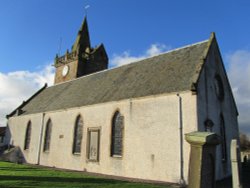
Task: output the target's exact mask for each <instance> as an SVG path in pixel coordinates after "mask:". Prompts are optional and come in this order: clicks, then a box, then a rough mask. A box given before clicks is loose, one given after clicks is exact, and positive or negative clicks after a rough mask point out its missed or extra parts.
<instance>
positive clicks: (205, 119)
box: [6, 18, 239, 183]
mask: <svg viewBox="0 0 250 188" xmlns="http://www.w3.org/2000/svg"><path fill="white" fill-rule="evenodd" d="M108 62H109V61H108V55H107V53H106V51H105V47H104V45H103V44H100V45H99V46H97V47H94V48H93V47H92V46H91V43H90V36H89V31H88V24H87V19H86V18H85V19H84V21H83V23H82V26H81V28H80V30H79V32H78V34H77V37H76V40H75V43H74V44H73V46H72V49H71V50H70V51H67V52H66V53H65V54H64V55H63V56H58V55H57V56H56V57H55V61H54V66H55V68H56V72H55V83H54V85H53V86H50V87H48V86H47V85H45V86H44V87H43V88H41V89H40V90H39V91H37V92H36V93H35V94H34V95H33V96H31V97H30V98H29V99H28V100H26V101H24V102H23V103H22V104H21V105H20V106H18V107H17V108H16V109H15V110H13V112H11V113H10V114H9V115H7V119H8V125H7V135H6V137H7V138H8V139H7V140H8V143H9V144H11V145H13V146H16V147H20V150H21V152H22V155H23V162H26V163H30V164H38V165H43V166H49V167H56V168H63V169H72V170H78V171H86V172H93V173H99V174H105V175H113V176H118V177H127V178H135V179H142V180H153V181H163V182H173V183H179V182H183V181H184V182H187V178H188V171H189V160H190V159H189V157H190V145H189V144H188V143H187V141H186V140H185V138H184V137H185V134H187V133H190V132H193V131H202V132H204V131H208V132H215V133H216V134H218V135H219V136H220V138H221V144H220V145H218V146H217V149H216V161H215V163H216V179H217V180H218V179H223V178H225V177H228V176H230V175H231V165H230V141H231V139H238V134H239V129H238V122H237V118H238V111H237V107H236V103H235V100H234V97H233V93H232V89H231V87H230V83H229V80H228V77H227V74H226V70H225V67H224V65H223V60H222V57H221V54H220V50H219V46H218V43H217V40H216V37H215V34H214V33H212V34H211V36H210V38H208V39H207V40H204V41H201V42H198V43H195V44H191V45H188V46H184V47H181V48H178V49H174V50H171V51H168V52H166V53H162V54H159V55H156V56H153V57H149V58H146V59H143V60H140V61H138V62H134V63H131V64H127V65H123V66H120V67H116V68H111V69H108Z"/></svg>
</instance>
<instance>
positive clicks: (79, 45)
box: [72, 16, 90, 51]
mask: <svg viewBox="0 0 250 188" xmlns="http://www.w3.org/2000/svg"><path fill="white" fill-rule="evenodd" d="M86 48H90V38H89V30H88V23H87V17H86V16H85V18H84V20H83V23H82V26H81V28H80V30H79V31H78V35H77V37H76V40H75V43H74V45H73V46H72V51H77V50H78V49H79V50H80V51H82V50H83V51H85V50H86Z"/></svg>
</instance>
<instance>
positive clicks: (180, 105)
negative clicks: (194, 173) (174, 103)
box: [177, 93, 186, 187]
mask: <svg viewBox="0 0 250 188" xmlns="http://www.w3.org/2000/svg"><path fill="white" fill-rule="evenodd" d="M177 97H178V98H179V102H178V103H179V113H178V114H179V133H180V182H179V183H180V185H181V187H185V185H186V183H185V179H184V175H183V174H184V171H183V170H184V160H183V119H182V98H181V96H180V94H179V93H177Z"/></svg>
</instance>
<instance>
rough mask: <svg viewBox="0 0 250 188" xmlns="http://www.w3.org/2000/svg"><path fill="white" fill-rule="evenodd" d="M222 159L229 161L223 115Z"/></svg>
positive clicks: (221, 124)
mask: <svg viewBox="0 0 250 188" xmlns="http://www.w3.org/2000/svg"><path fill="white" fill-rule="evenodd" d="M220 135H221V159H222V161H227V146H226V130H225V121H224V118H223V115H222V114H221V115H220Z"/></svg>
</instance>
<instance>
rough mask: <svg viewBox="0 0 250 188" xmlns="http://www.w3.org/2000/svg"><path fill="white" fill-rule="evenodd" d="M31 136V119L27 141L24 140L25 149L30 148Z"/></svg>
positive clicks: (26, 135) (27, 131)
mask: <svg viewBox="0 0 250 188" xmlns="http://www.w3.org/2000/svg"><path fill="white" fill-rule="evenodd" d="M30 138H31V122H30V121H29V123H28V125H27V128H26V133H25V141H24V149H25V150H27V149H29V147H30Z"/></svg>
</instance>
